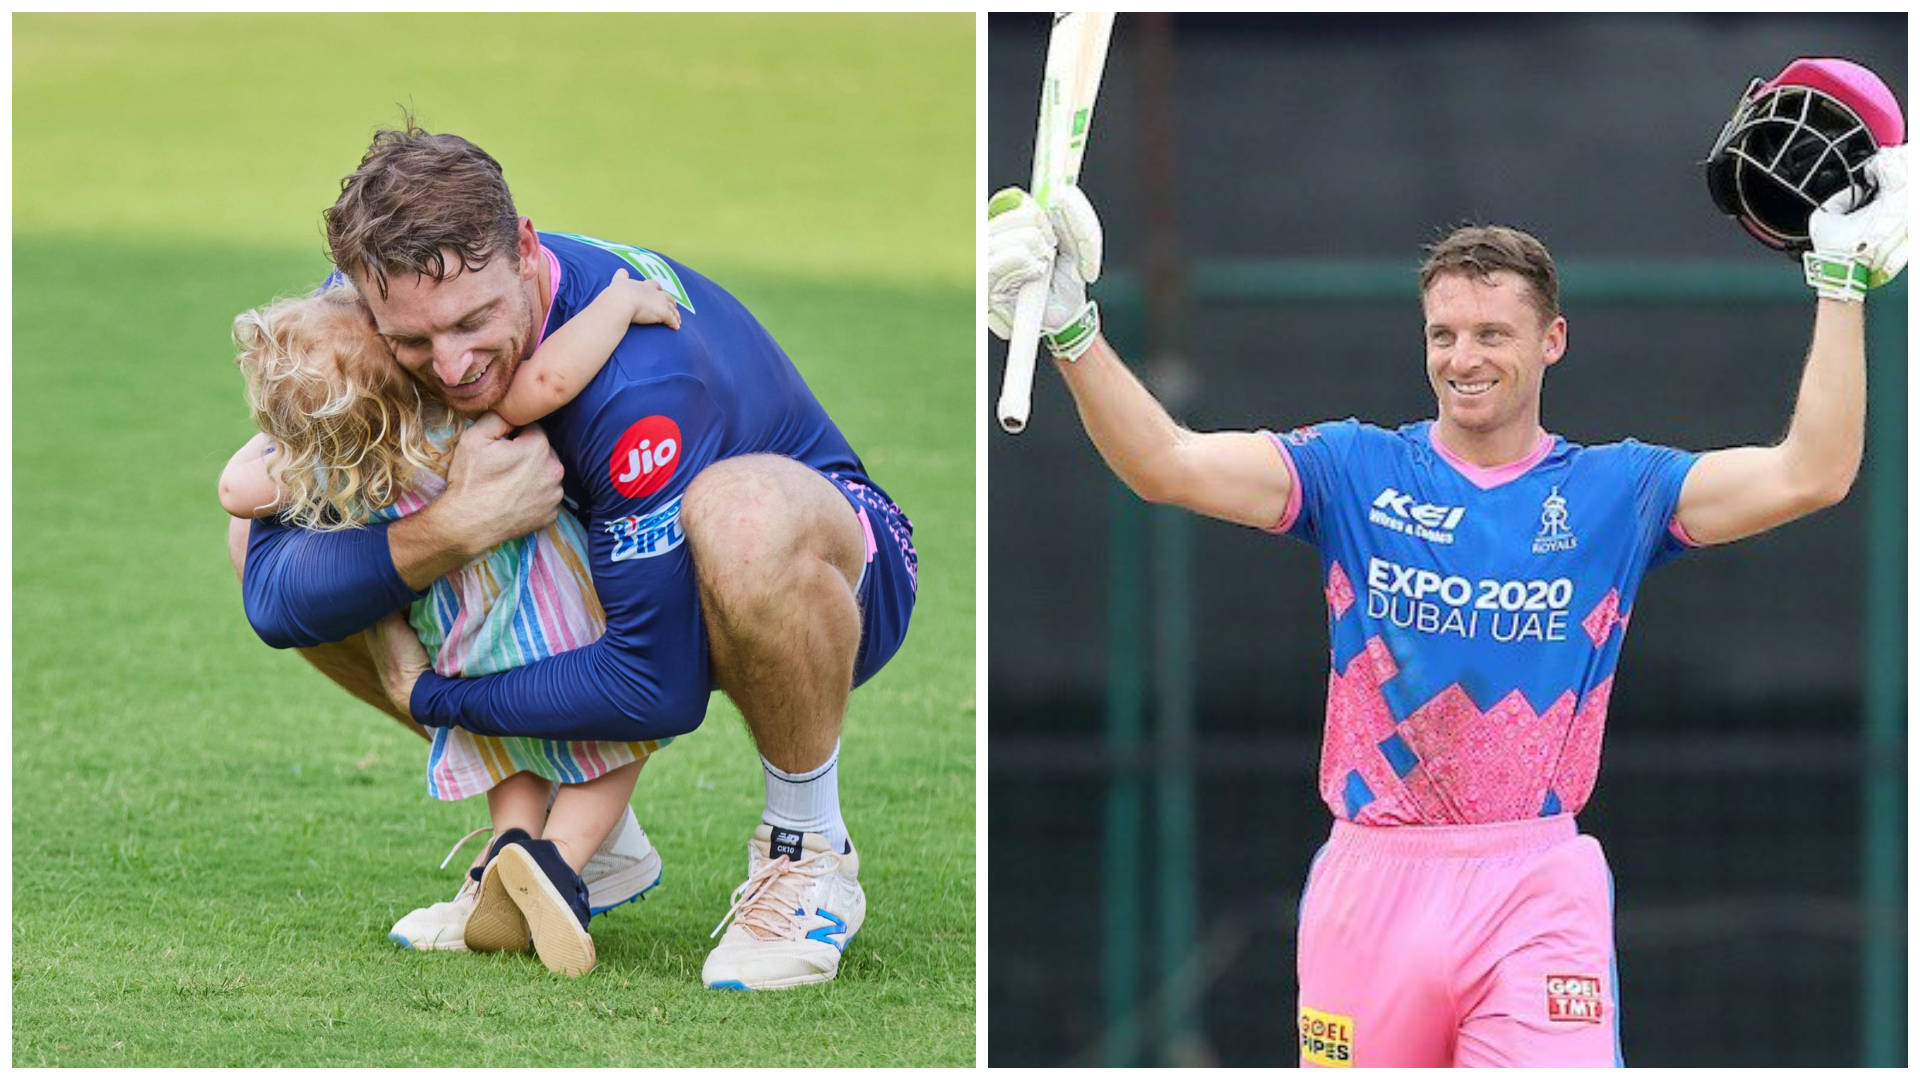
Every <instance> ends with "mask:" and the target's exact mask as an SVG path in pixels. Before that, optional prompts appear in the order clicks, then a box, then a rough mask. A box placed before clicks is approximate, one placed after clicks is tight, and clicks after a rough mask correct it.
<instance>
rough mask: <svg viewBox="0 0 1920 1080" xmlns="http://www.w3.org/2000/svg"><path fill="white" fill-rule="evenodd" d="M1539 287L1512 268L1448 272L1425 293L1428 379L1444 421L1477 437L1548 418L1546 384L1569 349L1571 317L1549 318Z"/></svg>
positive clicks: (1529, 425)
mask: <svg viewBox="0 0 1920 1080" xmlns="http://www.w3.org/2000/svg"><path fill="white" fill-rule="evenodd" d="M1532 297H1533V293H1532V289H1531V288H1530V287H1529V286H1528V285H1527V283H1526V280H1525V279H1524V278H1522V277H1521V276H1520V275H1518V274H1516V273H1514V272H1512V271H1511V270H1496V271H1494V272H1493V274H1492V276H1491V277H1489V278H1479V277H1475V276H1473V275H1469V274H1442V275H1440V276H1439V277H1437V278H1435V279H1434V280H1433V283H1432V284H1431V285H1429V286H1428V287H1427V291H1426V293H1425V294H1424V295H1423V296H1422V297H1421V307H1422V309H1423V310H1424V311H1425V313H1426V348H1427V381H1428V382H1429V383H1431V384H1432V385H1433V393H1434V397H1435V399H1436V400H1437V401H1438V403H1439V407H1440V420H1441V422H1442V423H1444V424H1447V425H1448V426H1450V427H1455V428H1459V429H1461V430H1463V431H1468V432H1473V433H1474V434H1477V435H1490V434H1496V433H1500V432H1504V431H1506V430H1507V429H1509V428H1514V427H1524V428H1525V429H1526V431H1527V432H1528V433H1529V434H1531V433H1532V431H1533V429H1534V428H1536V427H1538V426H1539V423H1540V386H1541V381H1542V376H1544V374H1545V373H1546V370H1547V368H1548V366H1550V365H1552V364H1553V363H1554V362H1555V361H1557V360H1559V359H1560V357H1561V355H1562V354H1563V353H1565V352H1566V347H1567V320H1566V319H1564V318H1561V317H1558V316H1556V317H1554V318H1553V319H1552V320H1551V321H1550V322H1546V323H1545V324H1544V325H1543V324H1542V318H1541V313H1540V311H1539V309H1538V308H1536V307H1534V304H1533V299H1532Z"/></svg>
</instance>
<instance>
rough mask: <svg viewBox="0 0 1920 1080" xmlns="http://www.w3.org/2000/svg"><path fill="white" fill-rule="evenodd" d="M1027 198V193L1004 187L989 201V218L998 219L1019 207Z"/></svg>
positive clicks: (1015, 188)
mask: <svg viewBox="0 0 1920 1080" xmlns="http://www.w3.org/2000/svg"><path fill="white" fill-rule="evenodd" d="M1026 197H1027V193H1026V192H1024V191H1021V190H1020V189H1019V188H1017V187H1003V188H1001V189H1000V190H999V191H996V192H994V193H993V196H992V198H989V199H988V200H987V216H988V217H998V216H1000V215H1001V214H1004V213H1006V212H1007V211H1009V210H1011V209H1013V208H1014V207H1016V206H1019V205H1020V203H1021V200H1023V199H1025V198H1026Z"/></svg>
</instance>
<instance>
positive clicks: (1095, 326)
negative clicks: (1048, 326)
mask: <svg viewBox="0 0 1920 1080" xmlns="http://www.w3.org/2000/svg"><path fill="white" fill-rule="evenodd" d="M1099 336H1100V305H1099V304H1096V303H1094V302H1093V301H1091V300H1089V301H1087V306H1086V307H1083V308H1081V309H1080V314H1078V315H1075V316H1074V317H1073V318H1072V319H1070V320H1068V321H1067V325H1065V326H1063V327H1061V328H1060V329H1058V330H1056V331H1054V332H1053V333H1051V334H1047V335H1045V338H1046V342H1047V348H1048V349H1049V350H1050V351H1051V352H1052V353H1053V357H1054V359H1056V360H1066V361H1068V362H1072V361H1074V360H1078V359H1080V354H1081V353H1083V352H1086V351H1087V349H1089V348H1090V347H1092V345H1093V339H1094V338H1096V337H1099Z"/></svg>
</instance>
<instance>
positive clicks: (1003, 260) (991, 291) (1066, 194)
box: [987, 187, 1101, 360]
mask: <svg viewBox="0 0 1920 1080" xmlns="http://www.w3.org/2000/svg"><path fill="white" fill-rule="evenodd" d="M1100 249H1101V234H1100V218H1099V216H1098V215H1096V214H1095V213H1094V211H1093V206H1092V204H1090V203H1088V202H1087V197H1086V196H1085V195H1083V194H1081V192H1080V189H1078V188H1074V187H1067V188H1062V189H1061V190H1060V191H1059V192H1058V193H1057V194H1056V196H1055V199H1054V205H1053V208H1052V210H1051V211H1050V212H1046V213H1043V212H1042V211H1041V209H1040V205H1039V204H1038V203H1036V202H1034V201H1033V197H1032V196H1031V195H1028V194H1027V193H1026V192H1025V191H1022V190H1020V189H1019V188H1002V189H1001V190H999V191H997V192H995V193H994V195H993V198H992V200H991V201H989V202H988V204H987V326H988V327H989V328H990V329H991V330H992V331H993V332H994V334H996V335H998V336H999V337H1002V338H1006V337H1009V336H1011V334H1012V332H1013V309H1014V307H1015V304H1016V301H1017V300H1018V298H1019V295H1020V289H1021V287H1022V286H1024V285H1026V284H1027V283H1029V282H1031V281H1033V280H1035V279H1036V278H1038V277H1039V276H1040V275H1041V274H1042V273H1044V272H1046V269H1047V263H1048V261H1049V260H1051V261H1052V264H1053V272H1052V277H1051V278H1050V279H1049V281H1048V288H1047V306H1046V311H1045V313H1044V314H1043V315H1041V317H1040V330H1041V334H1042V338H1043V340H1045V341H1046V343H1047V347H1048V349H1050V350H1052V352H1053V354H1054V355H1055V356H1058V357H1061V358H1062V359H1067V360H1071V359H1073V358H1075V357H1077V356H1079V355H1080V354H1081V353H1082V352H1085V351H1086V349H1087V347H1088V346H1089V345H1091V344H1093V339H1094V337H1095V336H1096V335H1097V334H1098V333H1099V330H1100V312H1099V307H1098V306H1097V305H1095V304H1094V303H1093V302H1092V301H1090V300H1088V299H1087V283H1088V282H1090V281H1093V280H1095V279H1097V278H1098V277H1099V276H1100V254H1101V251H1100Z"/></svg>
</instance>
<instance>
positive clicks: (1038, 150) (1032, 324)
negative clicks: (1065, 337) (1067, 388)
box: [999, 11, 1113, 435]
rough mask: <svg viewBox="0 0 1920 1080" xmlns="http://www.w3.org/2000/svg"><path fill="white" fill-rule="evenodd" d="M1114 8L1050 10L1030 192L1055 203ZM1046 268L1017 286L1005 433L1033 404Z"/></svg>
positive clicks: (1074, 162)
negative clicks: (1051, 33) (1023, 284)
mask: <svg viewBox="0 0 1920 1080" xmlns="http://www.w3.org/2000/svg"><path fill="white" fill-rule="evenodd" d="M1112 34H1113V13H1112V12H1110V11H1109V12H1099V11H1061V12H1056V13H1055V14H1054V16H1053V36H1052V37H1051V38H1050V39H1049V40H1048V42H1047V74H1046V78H1045V79H1044V80H1042V81H1041V83H1040V123H1039V127H1038V128H1037V129H1036V130H1035V131H1034V136H1033V188H1032V191H1033V198H1034V201H1035V202H1038V203H1039V204H1040V205H1041V206H1042V207H1048V206H1051V205H1053V202H1052V200H1053V193H1054V191H1055V190H1056V189H1058V188H1060V187H1064V186H1066V185H1068V184H1072V183H1074V182H1075V181H1076V180H1078V179H1079V177H1080V159H1081V157H1082V156H1084V155H1085V154H1086V152H1087V130H1088V128H1090V127H1091V126H1092V124H1093V99H1094V98H1095V97H1096V96H1098V95H1099V93H1100V72H1101V70H1102V69H1104V68H1105V67H1106V65H1107V39H1108V38H1109V37H1111V36H1112ZM1051 276H1052V267H1051V266H1049V267H1048V273H1045V274H1042V275H1040V277H1039V278H1038V279H1036V280H1035V281H1033V282H1032V283H1030V284H1029V285H1028V286H1027V287H1026V288H1024V289H1022V290H1020V299H1019V302H1018V304H1017V306H1015V308H1014V313H1013V334H1012V336H1011V337H1009V338H1008V339H1007V370H1006V374H1005V376H1004V379H1003V381H1002V382H1001V384H1000V409H999V411H1000V426H1001V427H1002V428H1005V429H1006V430H1007V432H1008V433H1009V434H1013V435H1018V434H1020V432H1022V431H1024V430H1026V427H1027V413H1028V412H1030V411H1031V410H1032V408H1033V361H1034V356H1035V354H1036V353H1037V352H1038V351H1039V348H1040V317H1041V315H1043V314H1044V313H1045V309H1046V303H1047V282H1048V279H1049V278H1050V277H1051Z"/></svg>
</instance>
